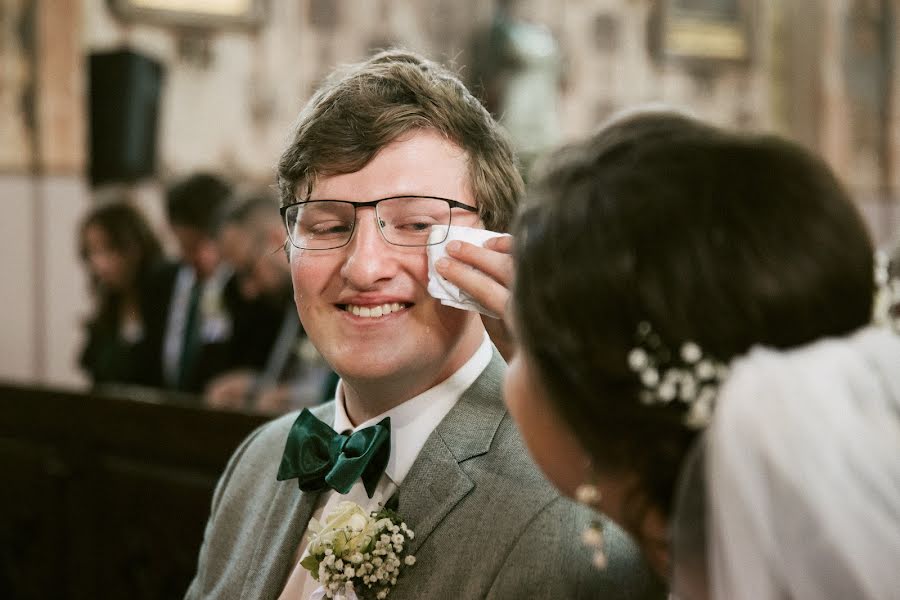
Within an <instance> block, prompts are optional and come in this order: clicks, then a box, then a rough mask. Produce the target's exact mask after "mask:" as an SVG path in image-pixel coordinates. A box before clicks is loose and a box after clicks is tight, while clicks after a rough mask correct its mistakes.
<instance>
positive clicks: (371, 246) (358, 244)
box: [341, 208, 397, 289]
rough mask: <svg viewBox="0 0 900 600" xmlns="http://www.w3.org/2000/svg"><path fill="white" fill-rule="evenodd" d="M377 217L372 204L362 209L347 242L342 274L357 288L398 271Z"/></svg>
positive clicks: (388, 276)
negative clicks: (351, 235) (350, 237)
mask: <svg viewBox="0 0 900 600" xmlns="http://www.w3.org/2000/svg"><path fill="white" fill-rule="evenodd" d="M376 218H377V217H376V216H375V210H374V208H365V209H361V210H360V211H359V213H358V214H357V223H356V228H355V230H354V232H353V238H352V239H351V240H350V242H349V243H348V244H347V256H346V258H345V260H344V264H343V266H342V267H341V275H342V276H343V277H344V279H345V280H346V281H347V282H348V283H349V284H350V285H351V286H353V287H354V288H356V289H369V288H371V287H373V286H374V285H375V284H377V283H378V282H379V281H382V280H385V279H390V278H391V277H393V276H394V275H395V274H396V272H397V260H396V257H395V255H394V252H392V249H393V247H392V246H391V245H390V244H388V243H387V241H385V239H384V237H383V236H382V234H381V231H380V227H379V226H378V223H377V222H376Z"/></svg>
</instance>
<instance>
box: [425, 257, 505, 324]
mask: <svg viewBox="0 0 900 600" xmlns="http://www.w3.org/2000/svg"><path fill="white" fill-rule="evenodd" d="M435 268H436V269H437V272H438V273H439V274H440V275H441V277H444V278H445V279H447V281H449V282H450V283H452V284H453V285H455V286H457V287H458V288H459V289H461V290H463V291H465V292H466V293H467V294H469V295H470V296H472V298H474V299H475V301H476V302H478V304H480V305H482V306H483V307H485V308H486V309H488V310H489V311H491V312H492V313H494V314H497V315H503V313H504V312H505V311H506V302H507V300H508V299H509V290H508V289H507V288H506V286H504V285H503V284H501V283H499V282H498V281H496V280H495V279H493V278H492V277H490V276H488V275H487V274H485V273H483V272H482V271H480V270H478V269H475V268H472V267H471V266H469V265H467V264H465V263H462V262H460V261H458V260H453V259H449V258H442V259H441V260H439V261H437V263H435Z"/></svg>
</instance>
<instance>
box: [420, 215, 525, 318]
mask: <svg viewBox="0 0 900 600" xmlns="http://www.w3.org/2000/svg"><path fill="white" fill-rule="evenodd" d="M448 229H449V231H448ZM445 231H446V232H447V239H445V240H444V241H443V242H441V243H439V244H434V245H433V246H428V293H429V294H431V295H432V296H434V297H435V298H437V299H438V300H440V301H441V304H445V305H447V306H453V307H454V308H461V309H462V310H474V311H477V312H480V313H481V314H484V315H487V316H489V317H494V318H495V319H497V318H499V317H500V315H497V314H494V313H493V312H491V311H489V310H488V309H486V308H485V307H483V306H482V305H480V304H478V303H477V302H476V301H475V300H474V299H473V298H472V297H471V296H470V295H469V294H467V293H465V292H464V291H462V290H461V289H459V288H458V287H456V286H455V285H453V284H452V283H450V282H449V281H447V280H446V279H444V278H443V277H441V276H440V275H438V272H437V270H436V269H435V268H434V263H436V262H437V261H438V259H440V258H441V257H444V256H447V243H448V242H452V241H453V240H459V241H461V242H469V243H470V244H474V245H476V246H484V243H485V242H486V241H488V240H489V239H491V238H495V237H502V236H504V235H507V234H505V233H497V232H496V231H488V230H487V229H475V228H473V227H459V226H457V225H450V226H447V225H435V226H434V227H432V228H431V235H429V236H428V242H429V244H430V243H432V240H438V239H441V238H442V237H444V232H445Z"/></svg>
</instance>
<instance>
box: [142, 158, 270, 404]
mask: <svg viewBox="0 0 900 600" xmlns="http://www.w3.org/2000/svg"><path fill="white" fill-rule="evenodd" d="M231 193H232V191H231V186H230V185H229V184H228V183H227V182H226V181H224V180H223V179H221V178H219V177H217V176H215V175H212V174H208V173H197V174H194V175H191V176H188V177H187V178H185V179H183V180H181V181H178V182H176V183H175V184H174V185H172V186H171V187H170V188H169V190H168V191H167V194H166V216H167V219H168V222H169V226H170V227H171V229H172V233H173V234H174V236H175V239H176V240H177V242H178V248H179V251H180V255H181V262H179V263H177V264H175V265H173V266H172V267H171V268H169V269H166V270H165V271H164V272H163V273H161V274H160V277H159V280H158V282H157V287H156V293H157V294H158V298H157V300H158V301H159V302H160V303H161V305H163V306H165V307H166V308H165V310H164V311H163V314H164V315H165V318H164V321H163V322H162V323H159V324H158V326H159V327H160V328H161V330H162V331H164V332H165V333H164V335H163V337H162V343H161V349H160V354H159V356H160V359H161V362H162V366H161V372H162V384H163V387H166V388H168V389H174V390H178V391H183V392H188V393H193V394H201V393H202V392H203V391H204V389H205V387H206V385H207V383H208V382H209V381H210V380H212V379H213V378H214V377H215V376H217V375H219V374H221V373H224V372H226V371H230V370H233V369H237V368H251V369H259V368H262V366H263V365H264V364H265V361H266V357H267V356H268V353H269V349H270V348H271V345H272V343H273V342H274V339H275V335H276V333H277V331H278V325H279V322H280V314H278V313H277V312H276V311H272V310H265V307H263V306H260V304H259V303H258V302H255V301H247V300H246V299H245V298H244V297H243V296H242V294H241V293H240V290H239V289H238V280H237V279H236V278H235V277H234V274H233V272H232V270H231V268H230V267H229V266H228V265H227V264H225V263H223V261H222V260H221V255H220V252H219V248H218V245H217V243H216V239H215V234H216V231H217V230H218V227H219V223H220V221H221V219H222V217H223V215H224V213H225V211H226V209H227V206H228V204H229V200H230V198H231Z"/></svg>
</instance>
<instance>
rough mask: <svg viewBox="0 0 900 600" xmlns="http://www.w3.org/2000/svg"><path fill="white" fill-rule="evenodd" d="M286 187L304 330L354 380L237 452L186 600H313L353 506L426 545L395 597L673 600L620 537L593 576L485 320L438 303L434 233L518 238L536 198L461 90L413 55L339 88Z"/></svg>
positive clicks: (337, 80)
mask: <svg viewBox="0 0 900 600" xmlns="http://www.w3.org/2000/svg"><path fill="white" fill-rule="evenodd" d="M278 182H279V189H280V192H281V205H282V216H283V219H284V223H285V227H286V230H287V233H288V245H287V248H288V255H289V258H288V260H289V261H290V265H291V272H292V278H293V284H294V299H295V302H296V305H297V309H298V313H299V315H300V320H301V322H302V324H303V327H304V329H305V330H306V332H307V335H308V336H309V338H310V340H312V342H313V343H314V344H315V346H316V348H317V349H318V350H319V351H320V352H321V354H322V356H323V357H324V358H325V360H326V361H327V362H328V363H329V364H330V365H331V367H332V368H333V369H334V370H335V371H336V372H337V373H338V374H339V375H340V377H341V380H340V383H339V385H338V388H337V392H336V398H335V400H334V402H329V403H327V404H325V405H323V406H321V407H317V408H316V409H314V411H313V412H312V414H310V413H308V412H303V413H301V414H300V415H299V416H298V415H297V414H296V413H292V414H288V415H286V416H285V417H282V418H281V419H278V420H276V421H274V422H272V423H270V424H269V425H267V426H265V427H263V428H262V429H260V430H258V431H257V432H255V433H254V434H253V435H252V436H251V437H250V438H248V440H246V441H245V442H244V444H243V445H242V446H241V447H240V448H239V449H238V451H237V453H236V454H235V456H234V458H233V459H232V461H231V463H230V464H229V466H228V468H227V470H226V472H225V475H224V476H223V478H222V480H221V481H220V483H219V486H218V489H217V491H216V494H215V497H214V499H213V506H212V514H211V516H210V520H209V523H208V525H207V531H206V536H205V540H204V546H203V549H202V550H201V554H200V564H199V569H198V573H197V577H196V579H195V580H194V582H193V584H192V586H191V589H190V590H189V591H188V597H189V598H201V597H202V598H232V597H246V598H276V597H279V596H280V597H282V598H302V599H303V600H306V599H307V598H309V597H310V596H312V595H314V594H315V592H316V590H317V588H318V587H319V582H318V581H316V580H315V579H313V577H312V576H311V575H310V574H309V573H308V572H307V571H306V570H305V569H304V568H303V567H302V566H301V565H300V562H301V560H302V559H303V558H304V557H305V551H306V547H307V543H308V536H307V535H306V533H307V528H308V527H307V526H308V524H309V522H310V519H311V518H315V519H317V520H321V519H322V518H323V516H327V515H328V514H330V512H331V509H332V508H334V507H335V506H337V505H338V503H339V502H341V501H346V500H349V501H352V502H355V503H357V504H359V505H360V506H362V507H363V508H364V509H366V510H372V509H375V510H377V509H378V507H379V506H380V505H384V506H389V507H393V508H394V509H395V510H396V511H397V512H398V513H399V515H400V516H401V517H402V518H403V520H404V521H405V523H406V524H407V525H408V526H409V527H410V528H411V529H412V530H413V531H414V533H415V537H414V538H413V539H412V540H411V542H410V551H411V553H412V554H414V555H415V557H416V562H415V564H414V565H412V566H404V567H403V570H402V572H401V574H400V577H399V578H398V580H397V583H396V586H395V587H394V588H393V589H392V591H391V592H390V598H395V599H397V600H402V599H405V598H485V597H490V598H582V597H583V598H644V597H660V596H659V594H658V593H657V590H656V589H655V584H654V580H653V579H652V577H651V576H650V575H649V574H648V571H647V570H646V569H645V568H644V566H643V564H642V563H641V562H640V559H639V558H638V556H637V553H636V551H635V549H634V547H633V546H632V544H631V543H630V542H629V541H628V540H627V538H625V537H624V535H623V534H622V533H621V532H620V531H619V530H617V529H615V528H614V527H613V526H611V525H606V524H605V523H604V531H605V533H606V555H607V557H608V563H609V564H608V567H607V568H606V569H605V570H598V569H594V568H592V566H591V555H590V553H589V552H588V551H586V550H585V549H584V548H583V547H582V546H581V540H580V537H581V532H582V530H583V529H584V528H586V527H587V526H588V524H589V522H590V520H591V517H592V515H591V514H590V513H589V512H588V511H587V510H586V509H583V508H579V507H577V506H576V505H575V504H573V503H572V502H570V501H569V500H567V499H564V498H561V497H560V496H559V495H558V494H557V493H556V492H555V491H554V489H553V488H552V487H551V486H550V485H549V484H548V483H547V482H546V481H545V480H544V479H543V478H542V476H541V475H540V474H539V473H538V471H537V468H536V467H535V466H534V465H533V464H532V463H531V461H530V459H529V458H528V453H527V452H526V450H525V448H524V447H523V445H522V442H521V440H520V437H519V434H518V432H517V430H516V429H515V426H514V425H513V423H512V422H511V420H510V418H509V416H508V414H507V413H506V410H505V408H504V405H503V402H502V399H501V382H502V377H503V372H504V369H505V363H504V361H503V359H502V357H501V356H500V354H499V353H498V352H497V351H496V350H495V349H494V348H493V345H492V344H491V341H490V339H489V337H488V336H487V334H486V332H485V326H484V324H483V322H482V320H481V318H480V316H479V315H478V314H477V313H474V312H469V311H464V310H458V309H456V308H451V307H448V306H444V305H442V304H440V302H439V301H438V300H436V299H435V298H432V297H431V296H429V294H428V293H427V291H426V288H427V285H428V268H427V260H428V259H427V254H426V250H427V244H429V243H435V242H440V241H443V240H441V239H435V238H434V237H432V238H429V236H430V234H431V231H432V228H433V227H434V226H435V225H451V224H452V225H462V226H467V227H479V228H487V229H491V230H494V231H504V230H505V229H506V228H507V227H508V225H509V222H510V220H511V218H512V216H513V213H514V210H515V206H516V204H517V202H518V199H519V197H520V195H521V193H522V180H521V177H520V176H519V174H518V172H517V171H516V168H515V162H514V158H513V155H512V152H511V150H510V146H509V144H508V142H507V140H506V137H505V135H504V134H503V133H502V131H501V130H500V128H499V126H498V125H497V124H496V123H495V122H494V121H493V120H492V119H491V117H490V116H489V115H488V113H487V112H486V111H485V110H484V108H483V107H482V106H481V105H480V104H479V103H478V101H477V100H476V99H475V98H473V97H472V96H471V95H470V94H469V92H468V91H466V89H465V88H464V87H463V86H462V84H461V83H460V82H459V80H458V79H457V78H456V77H455V76H454V75H452V74H451V73H450V72H448V71H447V70H445V69H443V68H442V67H440V66H438V65H436V64H434V63H432V62H430V61H427V60H424V59H422V58H421V57H419V56H417V55H414V54H411V53H407V52H402V51H388V52H383V53H380V54H377V55H375V56H374V57H372V58H370V59H369V60H368V61H366V62H363V63H361V64H359V65H355V66H352V67H350V68H348V69H347V70H346V71H344V72H342V73H339V74H337V75H335V76H334V77H332V78H331V79H330V80H328V81H327V82H326V83H325V84H324V85H323V87H322V88H321V89H320V90H319V91H318V92H317V93H316V94H315V95H314V96H313V97H312V99H311V100H310V101H309V103H308V105H307V106H306V108H305V109H304V110H303V112H302V113H301V116H300V119H299V123H298V126H297V130H296V132H295V134H294V137H293V141H292V142H291V144H290V146H289V147H288V149H287V150H286V151H285V152H284V154H283V155H282V157H281V160H280V162H279V166H278ZM313 415H314V416H313ZM363 440H369V441H367V442H365V443H366V444H371V445H367V446H366V451H365V452H361V451H360V450H359V448H360V444H361V443H362V442H363ZM351 465H352V466H353V467H354V468H355V469H357V470H356V471H353V470H352V469H350V468H349V466H351ZM571 468H572V469H573V471H578V472H579V475H582V474H583V472H584V470H585V469H587V468H588V465H578V464H573V465H571ZM373 469H374V471H373ZM359 471H361V472H362V474H363V475H362V478H360V477H359V476H358V475H359ZM354 473H355V476H354ZM319 593H322V591H321V590H319Z"/></svg>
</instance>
